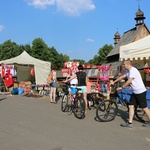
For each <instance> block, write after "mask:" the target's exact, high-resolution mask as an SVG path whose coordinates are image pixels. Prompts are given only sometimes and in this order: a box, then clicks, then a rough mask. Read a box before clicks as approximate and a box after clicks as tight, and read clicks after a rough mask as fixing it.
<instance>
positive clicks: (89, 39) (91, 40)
mask: <svg viewBox="0 0 150 150" xmlns="http://www.w3.org/2000/svg"><path fill="white" fill-rule="evenodd" d="M86 41H87V42H94V39H91V38H88V39H86Z"/></svg>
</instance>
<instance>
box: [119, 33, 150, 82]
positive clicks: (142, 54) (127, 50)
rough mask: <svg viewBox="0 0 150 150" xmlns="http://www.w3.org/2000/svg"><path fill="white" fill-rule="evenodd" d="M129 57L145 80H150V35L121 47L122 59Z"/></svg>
mask: <svg viewBox="0 0 150 150" xmlns="http://www.w3.org/2000/svg"><path fill="white" fill-rule="evenodd" d="M127 59H130V60H132V61H133V65H134V66H135V67H136V68H137V69H139V71H140V73H141V75H142V77H143V79H144V81H145V82H147V81H150V70H149V67H150V35H148V36H146V37H144V38H142V39H140V40H138V41H135V42H133V43H130V44H127V45H123V46H121V47H120V60H121V61H123V60H127ZM145 69H146V70H145Z"/></svg>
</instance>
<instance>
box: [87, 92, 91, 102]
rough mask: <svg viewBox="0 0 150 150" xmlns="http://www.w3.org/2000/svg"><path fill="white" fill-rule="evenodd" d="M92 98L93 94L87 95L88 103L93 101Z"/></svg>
mask: <svg viewBox="0 0 150 150" xmlns="http://www.w3.org/2000/svg"><path fill="white" fill-rule="evenodd" d="M91 96H92V94H91V93H87V100H88V101H92V97H91Z"/></svg>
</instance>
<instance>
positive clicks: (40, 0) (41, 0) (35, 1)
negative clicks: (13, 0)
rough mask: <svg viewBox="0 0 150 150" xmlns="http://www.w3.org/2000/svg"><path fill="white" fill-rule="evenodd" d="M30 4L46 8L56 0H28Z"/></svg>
mask: <svg viewBox="0 0 150 150" xmlns="http://www.w3.org/2000/svg"><path fill="white" fill-rule="evenodd" d="M26 1H27V4H28V5H33V6H35V7H37V8H46V6H48V5H54V4H55V1H56V0H26Z"/></svg>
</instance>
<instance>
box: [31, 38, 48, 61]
mask: <svg viewBox="0 0 150 150" xmlns="http://www.w3.org/2000/svg"><path fill="white" fill-rule="evenodd" d="M31 50H32V54H31V55H32V56H33V57H35V58H37V59H41V60H44V61H49V56H50V53H49V49H48V46H47V45H46V44H45V42H44V41H43V40H42V39H41V38H36V39H34V40H33V42H32V48H31Z"/></svg>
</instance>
